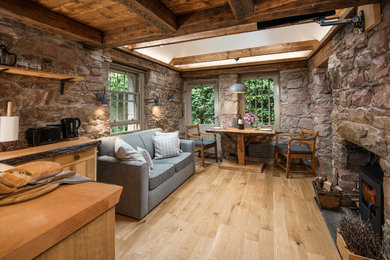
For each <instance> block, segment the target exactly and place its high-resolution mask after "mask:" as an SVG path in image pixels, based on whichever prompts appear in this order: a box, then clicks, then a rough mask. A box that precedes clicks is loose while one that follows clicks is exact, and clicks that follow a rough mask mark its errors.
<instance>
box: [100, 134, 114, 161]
mask: <svg viewBox="0 0 390 260" xmlns="http://www.w3.org/2000/svg"><path fill="white" fill-rule="evenodd" d="M100 140H101V141H102V143H101V144H100V146H99V155H101V156H103V155H107V156H111V157H112V156H115V148H114V146H115V140H116V136H109V137H105V138H101V139H100Z"/></svg>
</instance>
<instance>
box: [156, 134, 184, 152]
mask: <svg viewBox="0 0 390 260" xmlns="http://www.w3.org/2000/svg"><path fill="white" fill-rule="evenodd" d="M178 140H179V132H178V131H177V132H174V133H165V134H156V135H155V136H153V144H154V151H155V158H154V159H163V158H168V157H173V156H177V155H179V154H180V149H179V146H180V140H179V142H178Z"/></svg>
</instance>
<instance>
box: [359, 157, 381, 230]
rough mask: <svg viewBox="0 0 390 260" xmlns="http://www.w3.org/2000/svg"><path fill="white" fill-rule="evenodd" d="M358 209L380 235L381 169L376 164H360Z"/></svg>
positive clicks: (363, 218)
mask: <svg viewBox="0 0 390 260" xmlns="http://www.w3.org/2000/svg"><path fill="white" fill-rule="evenodd" d="M359 211H360V215H361V218H362V220H363V221H364V222H369V223H370V224H371V226H372V229H373V231H374V232H375V233H376V234H378V235H379V236H380V237H382V225H383V220H384V205H383V171H382V169H381V168H380V167H378V166H371V165H370V166H362V167H360V172H359Z"/></svg>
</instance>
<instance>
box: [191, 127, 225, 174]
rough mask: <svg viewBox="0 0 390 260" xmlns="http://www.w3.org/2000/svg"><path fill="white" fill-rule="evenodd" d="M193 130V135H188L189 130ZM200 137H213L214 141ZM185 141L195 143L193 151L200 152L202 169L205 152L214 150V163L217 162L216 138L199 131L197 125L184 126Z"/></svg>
mask: <svg viewBox="0 0 390 260" xmlns="http://www.w3.org/2000/svg"><path fill="white" fill-rule="evenodd" d="M193 129H195V132H194V133H190V131H191V130H193ZM202 135H213V136H214V140H211V139H204V138H203V137H202ZM186 139H188V140H189V139H194V142H195V151H198V152H200V154H201V158H202V166H203V167H204V155H205V150H207V149H210V148H214V154H215V159H216V162H218V146H217V137H216V135H215V134H212V133H204V132H201V131H200V128H199V124H197V125H190V126H186Z"/></svg>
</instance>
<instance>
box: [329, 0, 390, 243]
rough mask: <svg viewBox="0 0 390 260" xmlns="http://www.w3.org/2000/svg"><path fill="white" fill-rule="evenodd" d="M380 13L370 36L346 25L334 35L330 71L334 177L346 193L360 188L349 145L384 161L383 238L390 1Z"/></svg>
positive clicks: (388, 161) (389, 188)
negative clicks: (350, 167)
mask: <svg viewBox="0 0 390 260" xmlns="http://www.w3.org/2000/svg"><path fill="white" fill-rule="evenodd" d="M385 2H386V3H385ZM382 13H383V19H382V23H380V24H379V25H377V26H376V27H375V28H374V29H373V30H371V31H369V32H365V33H362V34H360V33H358V32H357V31H356V30H354V29H353V28H352V26H350V25H348V26H345V27H344V28H343V29H342V30H341V31H340V32H338V33H337V34H336V35H335V36H334V38H333V46H334V47H333V54H332V55H331V56H330V59H329V67H328V70H329V75H330V82H331V88H332V95H333V102H334V104H333V111H332V128H333V132H334V133H333V134H334V138H333V165H334V177H335V179H337V180H338V184H339V185H341V186H342V187H343V188H345V189H346V190H349V189H351V187H352V186H354V185H355V184H356V178H355V179H353V178H352V176H351V175H353V174H358V173H357V172H351V171H347V169H346V167H345V164H346V159H347V157H348V153H347V151H346V140H347V141H349V142H351V143H354V144H357V145H359V146H361V147H363V148H365V149H367V150H368V151H371V152H373V153H375V154H377V155H379V156H380V157H381V161H380V163H381V167H382V169H383V171H384V173H385V178H384V185H383V188H384V201H385V202H384V204H385V205H384V207H385V219H387V220H386V229H385V230H386V231H385V236H386V237H387V238H390V232H389V219H390V167H389V166H390V156H389V155H390V102H389V100H390V51H389V49H390V3H389V2H387V1H384V2H382ZM388 241H389V240H388Z"/></svg>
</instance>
